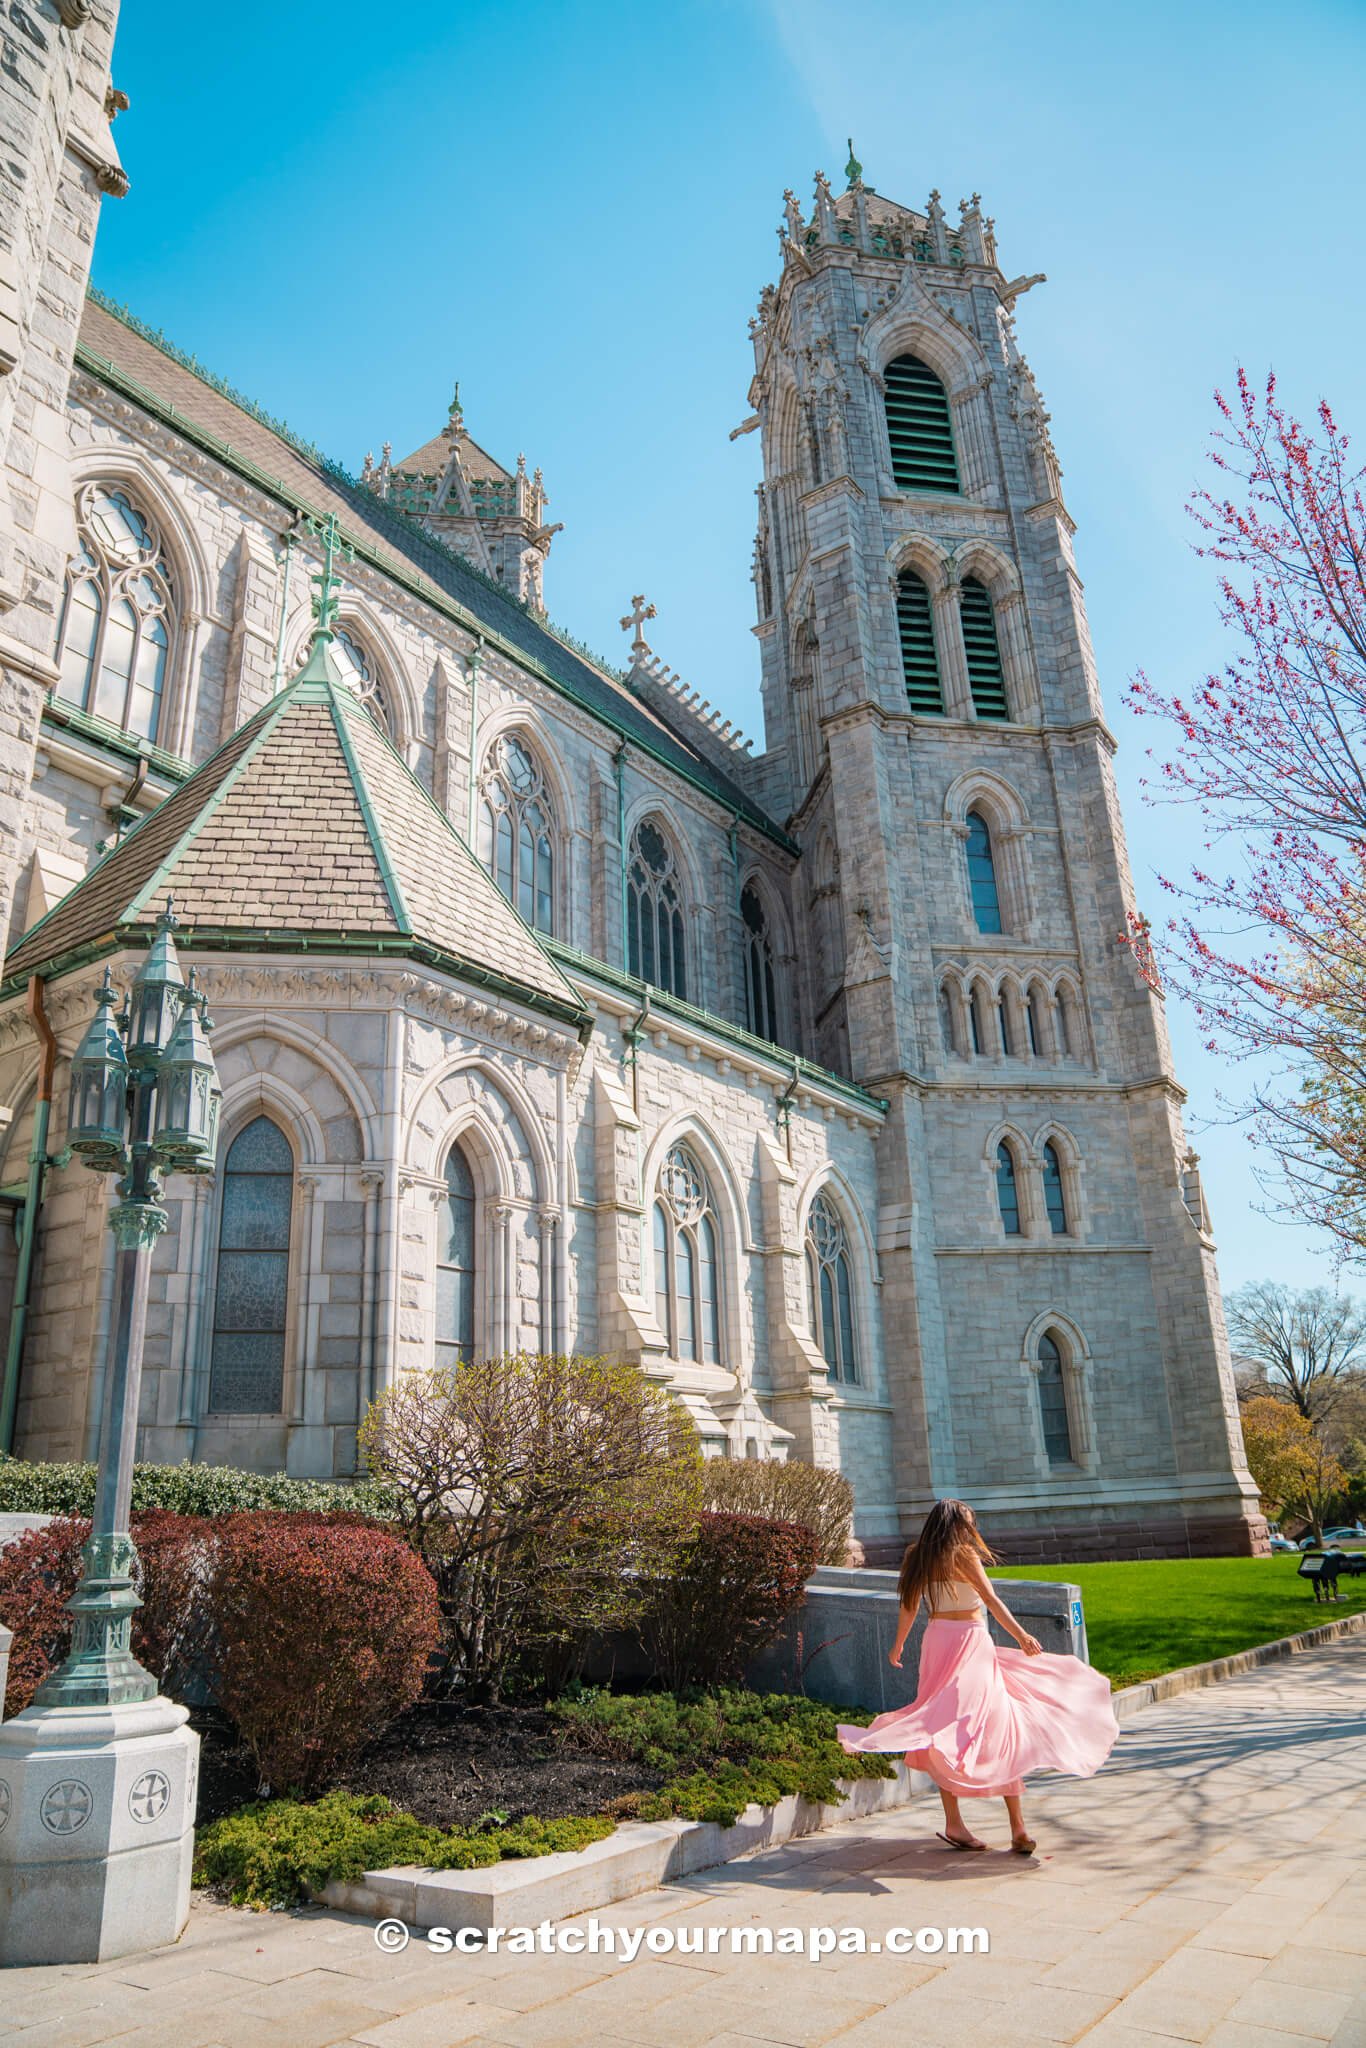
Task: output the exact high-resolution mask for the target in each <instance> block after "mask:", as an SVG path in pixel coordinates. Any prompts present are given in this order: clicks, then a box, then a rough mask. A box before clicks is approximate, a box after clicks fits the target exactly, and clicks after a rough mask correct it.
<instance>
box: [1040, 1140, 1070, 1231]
mask: <svg viewBox="0 0 1366 2048" xmlns="http://www.w3.org/2000/svg"><path fill="white" fill-rule="evenodd" d="M1043 1206H1044V1214H1045V1215H1046V1216H1047V1218H1048V1227H1049V1229H1050V1230H1051V1231H1052V1233H1053V1235H1054V1237H1064V1236H1066V1234H1067V1229H1068V1220H1067V1196H1066V1194H1065V1192H1064V1190H1063V1184H1062V1161H1061V1160H1060V1159H1059V1157H1058V1148H1057V1146H1056V1145H1054V1144H1052V1143H1049V1144H1047V1145H1045V1146H1044V1148H1043Z"/></svg>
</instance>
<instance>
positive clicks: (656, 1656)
mask: <svg viewBox="0 0 1366 2048" xmlns="http://www.w3.org/2000/svg"><path fill="white" fill-rule="evenodd" d="M817 1550H818V1545H817V1541H816V1537H815V1535H814V1534H813V1533H812V1531H811V1530H810V1529H804V1528H802V1527H801V1526H800V1525H799V1524H798V1523H796V1522H773V1521H769V1520H768V1519H767V1517H765V1516H763V1515H721V1514H704V1515H703V1516H702V1519H701V1522H700V1524H699V1527H698V1531H697V1535H696V1536H695V1537H694V1538H693V1540H692V1542H691V1543H690V1544H689V1545H688V1547H687V1549H686V1550H685V1551H684V1553H683V1555H682V1557H681V1559H680V1561H679V1564H678V1566H677V1568H676V1569H675V1571H674V1572H673V1573H672V1574H671V1576H670V1577H668V1578H663V1579H656V1580H655V1581H654V1584H653V1586H652V1588H651V1593H650V1599H649V1604H648V1605H647V1607H646V1610H645V1614H644V1618H643V1621H642V1623H641V1637H642V1640H643V1641H644V1643H645V1646H646V1649H647V1650H648V1652H649V1654H650V1658H651V1661H652V1662H653V1664H654V1667H655V1670H656V1671H657V1672H658V1673H659V1675H660V1676H661V1678H663V1679H664V1680H665V1682H666V1683H667V1684H668V1685H670V1686H671V1687H672V1688H673V1689H674V1690H675V1691H684V1690H686V1689H687V1688H688V1687H689V1686H694V1685H719V1684H722V1683H724V1682H726V1681H727V1680H730V1681H734V1682H737V1683H738V1681H739V1680H741V1679H742V1678H743V1677H744V1674H745V1667H746V1666H747V1665H748V1664H749V1662H750V1660H751V1659H752V1658H754V1657H756V1656H757V1655H758V1653H759V1651H760V1650H764V1649H767V1647H768V1645H769V1644H770V1643H772V1642H775V1641H776V1640H777V1638H778V1635H779V1634H780V1632H781V1630H782V1626H783V1623H784V1622H785V1621H786V1619H787V1617H788V1615H789V1614H790V1613H791V1612H792V1610H793V1609H794V1608H795V1607H798V1606H799V1605H800V1604H801V1601H802V1597H803V1594H804V1592H805V1589H806V1582H807V1580H808V1579H809V1578H810V1576H811V1574H812V1572H813V1571H814V1570H815V1569H816V1562H817Z"/></svg>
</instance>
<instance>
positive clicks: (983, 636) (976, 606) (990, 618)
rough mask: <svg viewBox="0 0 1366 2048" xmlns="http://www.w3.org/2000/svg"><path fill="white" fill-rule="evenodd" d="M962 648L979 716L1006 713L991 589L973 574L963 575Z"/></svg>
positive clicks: (1007, 704)
mask: <svg viewBox="0 0 1366 2048" xmlns="http://www.w3.org/2000/svg"><path fill="white" fill-rule="evenodd" d="M960 612H961V617H962V621H963V651H964V653H965V654H966V655H967V661H968V682H969V684H970V685H971V687H972V701H973V703H974V704H975V705H976V707H977V716H978V717H979V718H1001V719H1008V718H1009V717H1010V704H1009V701H1008V699H1007V697H1006V683H1005V672H1004V670H1003V669H1002V667H1001V643H1000V641H999V640H998V639H997V638H996V612H995V608H994V607H993V605H992V602H991V592H990V591H989V590H988V589H987V588H986V586H985V584H982V583H979V582H978V581H977V578H976V577H975V576H965V577H964V578H963V601H962V605H961V608H960Z"/></svg>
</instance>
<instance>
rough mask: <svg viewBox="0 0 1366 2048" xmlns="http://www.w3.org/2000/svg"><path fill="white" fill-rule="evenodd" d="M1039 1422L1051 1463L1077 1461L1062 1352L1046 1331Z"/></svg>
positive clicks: (1041, 1358)
mask: <svg viewBox="0 0 1366 2048" xmlns="http://www.w3.org/2000/svg"><path fill="white" fill-rule="evenodd" d="M1038 1381H1039V1422H1040V1426H1041V1427H1042V1430H1043V1447H1044V1453H1045V1455H1046V1457H1047V1459H1048V1462H1049V1464H1050V1465H1071V1464H1074V1463H1075V1462H1076V1460H1075V1457H1074V1455H1073V1450H1072V1421H1071V1417H1070V1416H1069V1414H1068V1412H1067V1386H1066V1383H1065V1381H1064V1379H1063V1369H1062V1353H1061V1351H1060V1350H1059V1349H1058V1345H1057V1341H1056V1339H1055V1338H1054V1337H1053V1336H1051V1335H1050V1334H1049V1333H1048V1332H1047V1331H1045V1333H1044V1335H1043V1336H1042V1337H1040V1339H1039V1370H1038Z"/></svg>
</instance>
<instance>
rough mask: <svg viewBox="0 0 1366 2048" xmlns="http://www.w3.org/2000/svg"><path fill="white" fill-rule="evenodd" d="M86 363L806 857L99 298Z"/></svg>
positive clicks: (384, 516)
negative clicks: (331, 523) (330, 521)
mask: <svg viewBox="0 0 1366 2048" xmlns="http://www.w3.org/2000/svg"><path fill="white" fill-rule="evenodd" d="M76 361H77V364H78V365H79V367H80V368H81V369H83V370H85V371H87V372H88V373H89V374H91V375H92V376H95V377H97V378H98V379H99V380H100V381H101V382H102V383H104V384H106V385H108V386H109V388H110V389H111V390H114V391H117V392H119V393H120V394H121V395H122V396H124V397H126V398H129V399H131V400H132V401H133V402H134V403H135V404H138V405H140V406H141V407H142V408H143V409H144V410H145V411H147V412H148V413H150V414H151V415H152V416H153V417H155V418H158V419H161V420H163V421H165V422H166V424H167V425H169V426H170V427H171V428H172V429H173V430H174V431H175V432H176V433H177V434H180V435H181V436H182V437H184V438H185V439H186V440H189V441H191V442H193V443H194V444H195V445H197V446H200V447H204V448H206V449H207V450H208V451H209V452H210V453H212V454H214V455H215V456H216V457H217V458H218V459H219V460H220V461H223V462H224V463H226V464H227V466H228V467H230V468H233V467H235V468H237V469H238V470H239V471H240V473H241V474H242V475H244V476H246V477H248V478H249V479H250V480H251V481H252V482H254V483H255V484H256V485H257V487H258V488H261V489H265V490H267V491H269V492H270V493H271V495H273V496H275V497H277V498H278V499H279V500H280V502H281V504H283V505H287V506H291V507H294V508H296V509H300V510H305V511H308V512H312V513H317V514H321V516H322V517H323V518H326V517H327V515H328V513H329V512H335V514H336V515H337V518H338V520H339V521H340V522H341V525H342V527H343V529H344V532H345V534H346V537H347V539H348V540H349V541H351V542H352V543H353V544H355V545H356V547H357V551H358V553H359V554H360V555H361V556H363V557H364V558H365V559H367V560H369V561H371V562H372V563H373V564H374V565H375V566H376V567H377V568H379V569H380V570H381V571H384V572H386V573H388V574H390V575H394V576H396V577H398V578H399V579H400V580H401V581H402V582H404V583H405V584H406V585H407V586H408V587H409V588H410V589H414V590H416V591H417V593H418V594H419V595H420V596H423V597H425V598H427V599H428V600H429V601H430V602H432V603H434V604H435V605H436V606H437V607H438V609H441V610H443V611H445V612H446V613H448V614H450V613H452V612H454V613H455V615H456V616H458V617H461V618H462V619H463V621H464V623H466V625H467V626H469V627H471V628H472V629H473V630H475V631H480V632H483V633H484V634H485V635H486V636H488V637H490V638H496V639H497V640H499V641H501V642H502V643H503V645H504V646H505V647H506V649H507V650H508V652H509V653H510V654H511V655H512V656H513V657H514V658H515V659H516V660H518V661H519V662H521V663H522V664H523V665H524V666H526V667H527V668H528V669H530V670H532V671H533V672H535V673H536V674H538V675H540V676H542V677H543V678H544V679H545V680H546V681H547V682H549V683H550V684H551V686H552V687H553V688H555V689H558V690H560V691H562V692H563V693H564V694H565V695H566V696H568V697H570V698H572V699H573V700H574V701H575V702H576V703H578V704H580V705H582V706H583V707H584V708H585V709H586V710H587V711H589V712H590V713H592V714H593V715H594V716H595V717H597V718H600V719H601V720H602V721H603V722H604V723H605V724H606V725H607V726H609V727H610V728H611V729H612V730H614V731H615V732H617V733H618V734H620V735H622V736H623V737H625V738H626V739H627V740H628V741H633V742H634V743H635V744H637V745H639V746H640V747H641V748H642V749H643V750H644V751H646V752H648V753H650V754H653V755H654V757H655V758H656V759H657V760H659V761H661V762H663V763H664V764H665V765H666V766H668V767H670V768H672V769H674V770H675V771H676V772H677V773H678V774H680V775H682V776H684V777H685V778H686V779H687V780H688V781H690V782H691V783H693V784H694V785H695V786H696V787H698V788H700V789H702V790H704V791H706V793H707V794H708V795H710V796H711V797H713V798H715V799H716V800H717V801H718V802H720V803H722V804H724V805H725V806H726V807H727V809H730V810H733V811H738V812H739V814H740V816H741V817H743V818H745V819H747V820H748V821H749V823H751V824H752V825H755V826H756V827H758V829H759V830H761V831H763V832H765V833H766V834H767V835H768V836H769V837H770V838H772V839H774V840H776V841H777V842H778V844H780V845H782V846H784V847H786V848H787V849H788V850H789V851H795V850H796V849H795V847H794V844H793V841H792V840H791V839H790V838H789V837H788V835H787V834H786V833H785V832H784V831H783V829H782V827H781V825H779V824H778V823H777V822H776V821H775V820H774V819H773V818H771V817H769V815H768V813H767V812H766V811H764V810H763V809H761V808H760V806H759V805H758V804H756V803H754V802H753V801H752V800H751V798H750V797H749V796H748V795H747V794H746V793H745V791H744V790H743V789H741V787H740V785H739V784H738V783H736V782H734V781H732V779H731V778H730V776H728V775H727V774H725V773H724V772H723V771H722V770H721V769H720V768H718V767H716V766H715V765H714V764H713V763H712V762H711V761H710V760H709V759H708V758H707V757H706V756H705V755H704V754H702V753H700V752H699V751H698V749H697V748H696V747H695V746H694V745H693V744H692V742H691V741H690V740H688V739H687V738H686V737H685V736H684V735H683V734H681V733H679V732H677V731H675V730H674V728H673V727H672V726H671V725H670V724H669V723H668V721H667V720H666V719H665V718H663V717H662V716H661V715H660V714H659V713H658V712H657V711H656V710H654V709H653V708H652V707H651V706H649V705H646V704H645V703H643V702H642V701H641V700H640V699H639V698H638V697H636V696H634V695H633V694H632V692H631V691H630V690H629V689H628V688H627V687H626V684H625V683H624V682H623V681H622V680H621V679H620V678H619V677H617V676H614V675H612V674H611V673H610V672H609V671H607V670H605V669H602V668H599V667H597V666H596V665H595V664H594V663H593V662H591V661H589V660H588V659H586V658H585V656H583V655H582V654H579V653H576V652H575V650H574V649H573V648H572V647H569V646H567V645H566V643H565V642H564V641H563V640H561V639H560V638H559V637H558V635H556V634H555V633H553V632H552V631H550V630H549V628H548V627H547V626H545V625H543V624H542V623H541V621H540V620H539V619H536V618H534V617H533V616H532V614H531V613H530V612H527V611H525V610H523V608H522V607H521V606H520V605H519V604H518V603H517V602H516V600H515V599H514V598H513V597H512V596H511V595H510V594H509V593H508V592H506V591H503V590H500V589H499V588H498V586H497V585H496V584H493V583H491V582H489V581H488V580H487V579H486V578H485V577H483V576H481V575H480V574H479V572H478V571H477V570H476V569H474V568H473V567H472V566H471V565H470V564H469V563H468V562H466V561H465V560H464V559H463V558H462V557H461V556H459V555H457V554H456V553H455V552H454V551H453V550H451V549H449V548H445V547H442V546H441V545H440V544H439V543H438V542H436V541H435V540H433V539H432V538H431V537H430V536H429V535H427V534H425V533H424V532H423V531H422V530H421V529H420V528H419V527H418V526H417V525H416V524H415V523H414V522H412V521H410V520H408V519H406V518H404V516H403V515H402V514H401V513H400V512H399V511H397V510H396V509H395V508H393V507H391V506H389V505H386V504H385V503H384V502H383V500H382V499H380V498H377V497H376V496H375V494H374V492H373V491H370V490H367V489H366V488H365V487H364V486H363V485H362V484H360V483H358V482H357V481H356V480H355V478H353V477H348V476H347V475H346V474H345V472H343V471H342V470H340V469H338V468H336V467H335V466H334V465H332V464H331V463H329V462H327V461H326V460H325V458H324V457H322V456H321V455H319V454H318V453H317V451H316V450H310V449H308V448H307V447H306V446H305V445H304V444H303V443H302V442H300V441H298V440H296V439H295V438H294V437H293V436H292V435H291V434H290V433H289V431H288V429H287V428H284V427H282V426H281V425H280V424H279V423H278V422H272V421H270V420H268V419H267V418H266V417H265V415H263V414H261V413H258V412H257V411H256V410H255V409H254V408H253V407H251V406H250V405H249V404H248V403H247V401H246V400H244V399H241V398H240V397H239V396H237V395H236V394H234V393H232V392H230V391H228V390H227V389H226V388H222V387H220V386H219V385H218V384H217V383H215V382H213V381H211V380H210V379H209V377H208V375H207V373H206V372H204V371H203V370H202V369H200V368H199V367H197V366H192V365H191V363H190V362H189V361H188V359H184V358H181V357H179V356H178V355H177V354H176V353H174V352H173V351H172V350H171V349H170V347H169V344H167V343H166V342H165V341H164V340H162V339H161V338H160V337H155V336H153V335H152V334H151V333H150V332H148V331H146V330H144V329H142V328H141V327H140V325H139V324H138V323H137V322H136V321H133V320H132V318H131V316H130V315H128V314H126V313H122V312H119V311H117V310H116V309H115V308H113V307H112V306H111V305H110V304H109V303H108V302H107V301H105V300H103V299H101V298H99V297H97V296H93V295H92V297H91V298H89V299H88V300H87V302H86V307H85V313H84V316H83V318H82V321H81V334H80V342H79V345H78V347H77V351H76ZM419 452H421V451H419Z"/></svg>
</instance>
